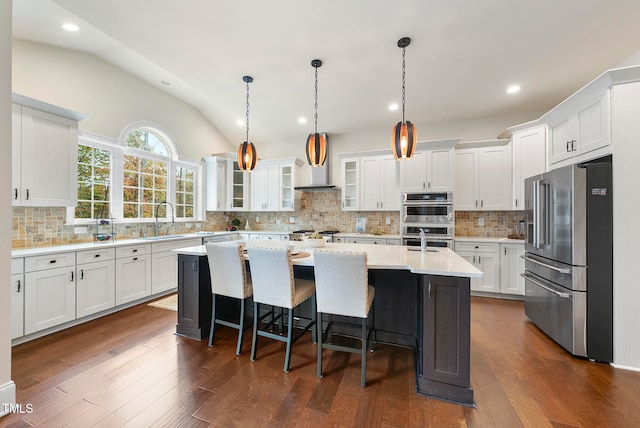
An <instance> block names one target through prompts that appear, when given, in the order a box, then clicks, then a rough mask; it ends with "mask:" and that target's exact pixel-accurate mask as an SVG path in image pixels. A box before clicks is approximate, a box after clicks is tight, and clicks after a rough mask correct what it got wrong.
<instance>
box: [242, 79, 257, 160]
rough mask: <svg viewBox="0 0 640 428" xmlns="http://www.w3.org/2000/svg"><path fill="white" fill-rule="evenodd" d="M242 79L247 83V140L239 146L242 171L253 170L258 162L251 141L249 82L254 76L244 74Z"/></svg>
mask: <svg viewBox="0 0 640 428" xmlns="http://www.w3.org/2000/svg"><path fill="white" fill-rule="evenodd" d="M242 80H243V81H244V82H245V83H246V84H247V140H246V141H245V142H244V143H242V144H240V147H238V166H239V167H240V169H241V170H242V171H252V170H253V169H254V168H255V167H256V164H257V163H258V152H256V147H255V146H254V145H253V143H252V142H250V141H249V83H251V82H253V77H251V76H243V77H242Z"/></svg>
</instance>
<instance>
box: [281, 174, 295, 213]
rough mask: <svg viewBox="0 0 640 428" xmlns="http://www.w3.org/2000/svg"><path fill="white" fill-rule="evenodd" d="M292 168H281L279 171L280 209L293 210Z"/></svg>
mask: <svg viewBox="0 0 640 428" xmlns="http://www.w3.org/2000/svg"><path fill="white" fill-rule="evenodd" d="M292 172H293V171H292V167H290V166H283V167H281V170H280V183H281V188H280V194H281V197H280V209H283V210H293V173H292Z"/></svg>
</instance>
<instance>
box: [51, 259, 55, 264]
mask: <svg viewBox="0 0 640 428" xmlns="http://www.w3.org/2000/svg"><path fill="white" fill-rule="evenodd" d="M56 262H57V260H55V259H53V260H49V263H50V264H54V263H56Z"/></svg>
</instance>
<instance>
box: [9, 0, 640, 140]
mask: <svg viewBox="0 0 640 428" xmlns="http://www.w3.org/2000/svg"><path fill="white" fill-rule="evenodd" d="M13 3H14V30H13V31H14V37H16V38H19V39H26V40H31V41H36V42H40V43H47V44H52V45H57V46H62V47H67V48H70V49H77V50H81V51H86V52H90V53H92V54H94V55H97V56H98V57H101V58H103V59H105V60H107V61H109V62H111V63H113V64H115V65H117V66H118V67H121V68H123V69H125V70H127V71H129V72H131V73H132V74H134V75H137V76H139V77H140V78H142V79H144V80H146V81H148V82H150V83H152V84H154V85H157V86H158V87H159V88H162V89H163V90H166V91H167V92H170V93H172V94H174V95H176V96H177V97H180V98H182V99H183V100H185V101H187V102H189V103H191V104H193V105H194V106H196V107H197V108H198V109H199V110H201V111H202V113H203V114H204V115H205V116H206V117H207V118H208V119H209V120H210V121H211V122H212V123H213V125H214V126H215V127H216V128H217V129H218V130H219V131H220V132H221V133H222V134H223V135H224V136H225V137H226V138H227V139H228V140H229V141H230V142H241V141H243V140H244V132H245V131H244V124H243V123H242V121H243V120H244V117H245V83H244V82H243V81H242V76H243V75H250V76H252V77H253V78H254V82H253V83H252V84H251V87H250V102H251V120H250V124H251V139H252V141H254V142H256V143H258V142H259V143H260V144H272V143H273V144H277V143H280V142H283V141H295V140H299V141H304V139H305V138H306V136H307V134H308V133H309V132H311V131H312V130H313V113H314V69H313V67H312V66H311V64H310V63H311V60H312V59H314V58H318V59H321V60H322V61H323V65H322V67H321V68H320V69H319V70H318V74H319V85H318V89H319V100H318V108H319V130H320V131H324V132H329V133H333V134H337V133H349V132H358V131H362V130H366V129H371V128H384V127H388V128H389V129H391V127H392V126H393V125H394V124H395V122H397V121H399V120H400V117H401V112H400V111H399V110H398V111H389V109H388V106H389V105H390V104H391V103H398V104H400V103H401V61H402V56H401V55H402V51H401V49H400V48H398V47H397V45H396V43H397V41H398V39H399V38H401V37H404V36H407V37H410V38H411V39H412V43H411V45H410V46H409V47H407V50H406V67H407V70H406V79H407V85H406V115H407V119H409V120H411V121H412V122H414V123H417V124H428V123H437V122H446V121H455V120H464V119H468V118H477V117H487V116H496V115H503V114H511V113H523V112H532V111H544V110H548V109H549V108H551V107H553V106H554V105H555V104H557V103H558V102H560V101H562V100H563V99H564V98H566V97H567V96H568V95H570V94H571V93H573V92H574V91H576V90H577V89H579V88H580V87H581V86H583V85H584V84H586V83H587V82H589V81H590V80H591V79H593V78H594V77H596V76H597V75H598V74H600V73H601V72H603V71H604V70H606V69H608V68H612V67H614V66H616V64H619V63H620V62H621V61H622V60H624V59H625V58H627V57H629V56H630V55H632V54H634V53H635V52H636V51H638V50H639V49H640V25H638V17H639V16H640V2H639V1H637V0H609V1H606V2H605V1H602V0H561V1H558V0H518V1H513V0H485V1H477V0H447V1H441V0H399V1H395V2H392V1H388V0H322V1H316V2H312V1H309V0H273V1H263V0H262V1H261V0H248V1H222V0H189V1H176V0H109V1H100V0H14V2H13ZM65 22H74V23H76V24H77V25H78V26H79V27H80V31H79V32H77V33H75V34H71V33H66V32H63V31H62V30H61V29H60V26H61V24H62V23H65ZM163 80H164V81H165V82H169V83H170V85H164V84H162V81H163ZM511 84H519V85H520V86H521V88H522V89H521V91H520V92H519V93H516V94H507V93H506V88H507V86H509V85H511ZM300 117H305V118H306V119H307V123H306V124H300V123H298V119H299V118H300ZM238 121H240V123H241V124H240V125H239V124H238Z"/></svg>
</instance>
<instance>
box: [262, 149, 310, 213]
mask: <svg viewBox="0 0 640 428" xmlns="http://www.w3.org/2000/svg"><path fill="white" fill-rule="evenodd" d="M301 166H302V161H301V160H300V159H296V158H287V159H273V160H268V161H264V160H263V161H260V162H258V166H257V167H256V169H255V170H253V171H251V173H250V175H251V211H294V210H295V209H296V207H297V205H299V200H300V192H299V191H296V190H295V189H294V187H295V186H296V185H297V184H298V177H299V175H300V167H301Z"/></svg>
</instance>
